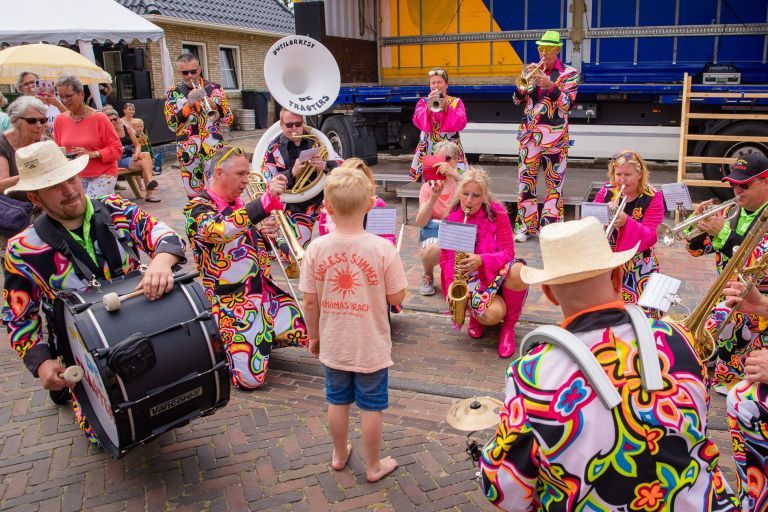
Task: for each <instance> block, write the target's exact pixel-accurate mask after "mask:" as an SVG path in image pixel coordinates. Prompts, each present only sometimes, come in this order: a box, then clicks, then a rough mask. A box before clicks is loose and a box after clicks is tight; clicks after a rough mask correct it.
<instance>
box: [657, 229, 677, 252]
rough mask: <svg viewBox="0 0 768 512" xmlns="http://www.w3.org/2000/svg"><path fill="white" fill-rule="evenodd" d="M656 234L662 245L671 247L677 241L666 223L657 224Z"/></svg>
mask: <svg viewBox="0 0 768 512" xmlns="http://www.w3.org/2000/svg"><path fill="white" fill-rule="evenodd" d="M656 236H657V237H658V239H659V241H661V243H662V244H663V245H664V247H672V246H673V245H675V242H676V241H677V238H675V232H674V230H673V229H672V228H670V227H669V226H667V225H666V224H659V227H658V228H656Z"/></svg>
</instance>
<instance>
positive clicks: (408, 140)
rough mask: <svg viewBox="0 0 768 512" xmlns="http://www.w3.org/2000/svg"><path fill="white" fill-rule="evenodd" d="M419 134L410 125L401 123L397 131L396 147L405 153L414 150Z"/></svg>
mask: <svg viewBox="0 0 768 512" xmlns="http://www.w3.org/2000/svg"><path fill="white" fill-rule="evenodd" d="M420 136H421V132H420V131H419V130H418V129H417V128H416V127H415V126H413V125H412V124H410V123H402V124H401V125H400V128H399V129H398V130H397V145H398V146H400V149H402V150H403V151H404V152H406V153H412V152H414V151H415V150H416V144H418V143H419V137H420Z"/></svg>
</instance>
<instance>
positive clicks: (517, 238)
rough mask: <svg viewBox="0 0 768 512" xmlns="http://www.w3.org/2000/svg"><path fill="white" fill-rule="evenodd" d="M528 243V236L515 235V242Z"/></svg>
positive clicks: (522, 234)
mask: <svg viewBox="0 0 768 512" xmlns="http://www.w3.org/2000/svg"><path fill="white" fill-rule="evenodd" d="M527 241H528V235H526V234H525V233H515V242H521V243H522V242H527Z"/></svg>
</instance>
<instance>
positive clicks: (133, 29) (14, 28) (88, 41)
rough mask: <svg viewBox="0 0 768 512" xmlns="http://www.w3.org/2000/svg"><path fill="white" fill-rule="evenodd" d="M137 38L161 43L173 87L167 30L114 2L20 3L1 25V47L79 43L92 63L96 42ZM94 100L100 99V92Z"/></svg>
mask: <svg viewBox="0 0 768 512" xmlns="http://www.w3.org/2000/svg"><path fill="white" fill-rule="evenodd" d="M134 39H138V40H139V41H147V40H151V41H158V43H159V45H160V49H161V55H163V56H164V58H163V59H162V68H163V83H164V85H165V87H166V88H167V87H170V86H172V85H173V68H172V65H171V62H170V58H168V51H167V48H166V44H165V33H164V32H163V29H162V28H160V27H158V26H157V25H155V24H154V23H151V22H149V21H147V20H145V19H144V18H142V17H141V16H139V15H138V14H136V13H134V12H133V11H131V10H129V9H126V8H125V7H123V6H122V5H120V4H118V3H117V2H115V1H114V0H71V1H70V2H63V1H61V0H33V1H29V2H16V3H14V4H13V7H12V8H9V9H5V12H4V13H3V21H2V24H1V26H0V44H7V45H17V44H23V43H40V42H46V43H51V44H59V43H61V42H65V43H67V44H77V45H78V47H79V49H80V53H81V54H83V55H84V56H86V57H87V58H89V59H91V60H94V55H93V46H92V43H94V42H96V43H105V42H108V41H109V42H113V43H116V42H118V41H121V40H122V41H128V42H130V41H133V40H134ZM91 92H94V91H93V90H92V91H91ZM94 99H96V100H98V99H99V95H98V91H96V94H95V95H94Z"/></svg>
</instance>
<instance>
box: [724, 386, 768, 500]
mask: <svg viewBox="0 0 768 512" xmlns="http://www.w3.org/2000/svg"><path fill="white" fill-rule="evenodd" d="M726 403H727V405H728V428H729V430H730V431H731V443H732V445H733V458H734V460H735V461H736V476H737V477H738V480H737V484H738V486H737V494H738V496H739V499H740V500H741V506H742V508H743V509H744V511H745V512H757V511H761V510H768V405H767V404H768V385H767V384H763V383H760V382H749V381H746V380H744V381H741V382H739V383H737V384H736V385H734V386H733V387H732V388H731V390H730V392H729V393H728V399H727V401H726Z"/></svg>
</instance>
